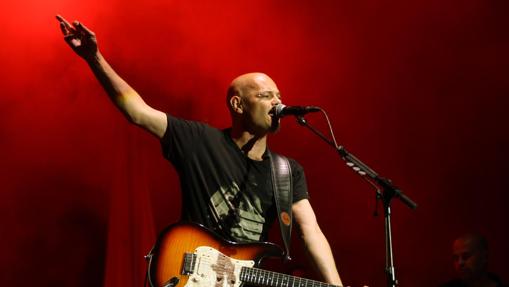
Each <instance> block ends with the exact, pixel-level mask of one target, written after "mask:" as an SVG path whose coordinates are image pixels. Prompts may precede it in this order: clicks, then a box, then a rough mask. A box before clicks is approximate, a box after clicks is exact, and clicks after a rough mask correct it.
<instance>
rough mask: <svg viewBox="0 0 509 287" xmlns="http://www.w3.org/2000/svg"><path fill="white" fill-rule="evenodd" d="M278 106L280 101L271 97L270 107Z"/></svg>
mask: <svg viewBox="0 0 509 287" xmlns="http://www.w3.org/2000/svg"><path fill="white" fill-rule="evenodd" d="M279 104H281V99H280V98H278V97H276V96H275V97H273V98H272V106H275V105H279Z"/></svg>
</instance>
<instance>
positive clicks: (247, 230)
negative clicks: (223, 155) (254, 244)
mask: <svg viewBox="0 0 509 287" xmlns="http://www.w3.org/2000/svg"><path fill="white" fill-rule="evenodd" d="M210 203H211V206H212V209H213V212H214V215H215V217H216V220H217V221H218V223H219V224H220V225H221V226H223V227H224V228H225V229H226V232H227V233H229V234H230V236H231V237H233V238H234V239H236V240H238V241H259V240H260V238H261V235H262V231H263V225H264V224H265V219H264V218H263V216H262V204H261V200H260V198H259V197H257V196H256V195H255V194H254V193H249V195H248V194H247V193H246V192H242V191H241V190H240V188H239V186H238V185H237V183H235V182H233V183H232V184H231V185H230V186H221V187H220V188H219V190H218V191H216V192H215V193H214V194H213V195H212V197H211V198H210Z"/></svg>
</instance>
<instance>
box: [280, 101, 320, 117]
mask: <svg viewBox="0 0 509 287" xmlns="http://www.w3.org/2000/svg"><path fill="white" fill-rule="evenodd" d="M320 110H321V109H320V108H319V107H315V106H285V105H283V104H277V105H275V106H274V107H273V108H272V109H271V110H270V113H271V115H272V116H273V117H276V118H282V117H286V116H289V115H292V116H303V115H305V114H307V113H314V112H319V111H320Z"/></svg>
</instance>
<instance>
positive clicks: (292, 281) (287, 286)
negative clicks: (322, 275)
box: [240, 267, 338, 287]
mask: <svg viewBox="0 0 509 287" xmlns="http://www.w3.org/2000/svg"><path fill="white" fill-rule="evenodd" d="M240 280H242V281H243V282H244V283H247V284H251V285H256V286H268V287H338V286H336V285H332V284H328V283H324V282H320V281H316V280H310V279H306V278H301V277H295V276H291V275H287V274H283V273H278V272H273V271H268V270H263V269H259V268H251V267H242V270H241V271H240Z"/></svg>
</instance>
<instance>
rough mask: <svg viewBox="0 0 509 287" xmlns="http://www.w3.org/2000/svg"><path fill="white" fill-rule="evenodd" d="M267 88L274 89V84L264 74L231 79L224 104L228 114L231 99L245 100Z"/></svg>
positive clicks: (244, 75) (249, 74)
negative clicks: (251, 94) (235, 97)
mask: <svg viewBox="0 0 509 287" xmlns="http://www.w3.org/2000/svg"><path fill="white" fill-rule="evenodd" d="M265 87H269V88H270V89H271V90H272V89H274V88H277V87H276V83H275V82H274V81H273V80H272V79H271V78H270V77H269V76H267V75H266V74H264V73H247V74H243V75H240V76H238V77H237V78H235V79H233V81H232V82H231V84H230V86H229V87H228V91H227V94H226V104H227V105H228V109H229V110H230V112H233V109H234V107H233V104H232V102H231V99H232V97H234V96H238V97H239V98H240V99H245V97H246V96H247V95H249V94H250V93H254V92H259V91H260V90H261V89H263V88H265Z"/></svg>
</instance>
